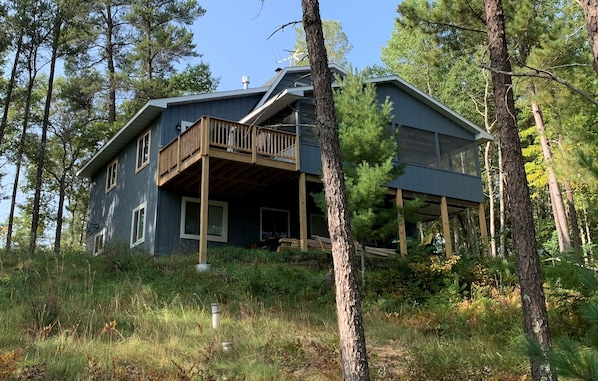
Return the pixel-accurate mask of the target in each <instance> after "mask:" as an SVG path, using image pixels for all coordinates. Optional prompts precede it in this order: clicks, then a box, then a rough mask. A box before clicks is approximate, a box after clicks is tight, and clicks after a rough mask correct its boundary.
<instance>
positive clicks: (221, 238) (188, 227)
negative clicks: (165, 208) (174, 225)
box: [181, 197, 228, 242]
mask: <svg viewBox="0 0 598 381" xmlns="http://www.w3.org/2000/svg"><path fill="white" fill-rule="evenodd" d="M199 206H200V199H199V198H192V197H183V199H182V202H181V238H187V239H197V240H199ZM208 241H215V242H228V203H226V202H223V201H214V200H209V201H208Z"/></svg>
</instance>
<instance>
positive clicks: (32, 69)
mask: <svg viewBox="0 0 598 381" xmlns="http://www.w3.org/2000/svg"><path fill="white" fill-rule="evenodd" d="M26 58H27V73H28V74H29V81H28V83H27V92H26V94H25V105H24V107H23V121H22V122H23V124H22V126H23V128H22V129H21V137H20V139H19V146H18V148H17V157H16V159H15V165H16V168H15V176H14V181H13V184H12V193H11V198H10V207H9V213H8V226H7V229H6V250H7V251H10V250H11V249H12V234H13V225H14V218H15V209H16V206H17V194H18V192H19V177H20V176H21V166H22V162H23V155H24V152H25V142H26V141H27V127H28V126H29V118H30V115H31V102H32V97H33V88H34V86H35V79H36V77H37V67H36V62H37V47H33V46H32V47H30V49H29V51H28V52H27V57H26Z"/></svg>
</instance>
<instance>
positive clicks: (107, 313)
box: [0, 246, 528, 381]
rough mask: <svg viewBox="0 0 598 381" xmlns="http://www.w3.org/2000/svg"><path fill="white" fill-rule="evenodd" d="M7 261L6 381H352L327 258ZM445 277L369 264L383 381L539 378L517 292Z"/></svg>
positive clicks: (369, 306) (374, 349)
mask: <svg viewBox="0 0 598 381" xmlns="http://www.w3.org/2000/svg"><path fill="white" fill-rule="evenodd" d="M1 255H2V268H1V269H0V286H1V288H0V380H247V381H249V380H256V381H257V380H341V379H342V377H341V366H340V355H339V349H338V334H337V328H336V310H335V306H334V291H333V289H332V288H331V287H330V283H329V279H328V272H329V270H330V268H331V259H330V256H329V255H327V254H323V253H321V252H308V253H298V252H295V251H289V252H282V253H273V252H267V251H259V250H258V251H249V250H244V249H237V248H221V249H215V250H212V251H211V252H210V253H209V258H210V259H211V260H210V264H211V269H210V270H209V271H207V272H203V273H197V272H196V271H195V269H194V265H195V262H196V257H195V256H194V255H191V256H189V255H174V256H169V257H150V256H147V255H145V254H143V253H131V252H130V251H129V250H128V249H126V248H124V247H120V246H112V247H108V248H106V251H105V253H103V254H102V255H100V256H98V257H88V256H86V255H85V254H84V253H82V252H76V251H75V252H69V253H65V254H64V256H62V257H60V258H54V257H53V256H52V255H50V254H45V253H40V254H39V255H38V256H37V257H36V258H34V259H29V258H27V257H22V256H19V255H18V254H17V253H2V254H1ZM426 264H428V265H426ZM452 265H453V264H450V265H447V266H448V267H451V266H452ZM447 266H439V265H438V262H437V261H436V262H433V263H432V262H430V261H429V259H426V258H419V259H418V258H415V257H414V258H410V259H401V258H397V259H392V260H388V261H385V262H383V263H378V262H377V261H374V260H370V261H369V263H368V267H369V271H368V286H367V287H366V289H364V290H363V312H364V324H365V328H366V336H367V342H368V355H369V363H370V371H371V376H372V380H449V379H450V380H470V379H472V380H473V379H475V380H521V379H523V378H525V377H526V376H528V371H527V357H526V355H525V353H523V352H522V351H519V350H518V349H517V348H518V340H519V339H520V337H521V335H522V332H521V328H520V326H521V318H520V312H519V311H520V306H519V301H518V297H517V295H518V294H517V292H516V290H515V289H514V288H513V287H512V286H511V287H508V286H504V285H503V286H504V287H503V286H501V287H503V289H502V290H501V291H499V287H498V285H497V284H496V282H494V283H493V281H492V279H495V278H493V277H492V274H491V268H490V266H486V265H485V266H486V267H484V269H483V270H480V269H478V270H479V271H478V272H481V273H480V274H478V275H477V276H476V277H473V278H471V279H470V280H468V281H467V282H469V284H466V285H465V286H462V285H461V284H460V283H459V282H456V285H455V282H452V281H450V279H454V278H450V276H454V275H455V274H453V273H451V272H450V271H451V270H450V269H448V270H447ZM462 266H464V265H463V264H462ZM464 268H468V269H470V268H471V267H467V266H464ZM467 271H470V270H467ZM484 271H486V273H484ZM470 272H472V271H470ZM485 276H486V278H485ZM447 277H448V278H447ZM474 278H475V279H474ZM447 279H449V281H447ZM455 287H456V288H457V289H455ZM465 288H466V289H467V290H465ZM463 295H469V297H468V298H464V297H463ZM214 302H217V303H219V304H220V306H221V311H222V315H221V324H220V327H218V329H212V326H211V319H212V318H211V307H210V306H211V303H214ZM225 341H230V342H232V343H233V346H232V350H231V351H228V352H225V351H223V348H222V342H225Z"/></svg>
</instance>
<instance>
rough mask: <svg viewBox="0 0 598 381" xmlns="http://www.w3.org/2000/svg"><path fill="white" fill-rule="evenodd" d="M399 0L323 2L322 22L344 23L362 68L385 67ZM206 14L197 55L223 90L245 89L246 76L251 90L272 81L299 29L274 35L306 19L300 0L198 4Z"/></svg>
mask: <svg viewBox="0 0 598 381" xmlns="http://www.w3.org/2000/svg"><path fill="white" fill-rule="evenodd" d="M399 2H400V0H372V1H369V2H357V1H344V2H343V1H332V0H328V1H326V0H322V1H320V14H321V17H322V19H328V20H336V21H340V23H341V26H342V28H343V31H344V32H345V34H346V35H347V37H348V39H349V42H350V43H351V44H352V45H353V50H352V51H351V52H350V53H349V55H348V60H349V63H350V64H351V65H353V67H354V68H357V69H362V68H364V67H366V66H369V65H374V64H380V49H381V48H382V47H383V46H385V45H386V44H387V42H388V40H389V39H390V36H391V33H392V31H393V29H394V19H395V17H396V8H397V5H398V3H399ZM199 3H200V4H201V6H202V7H203V8H204V9H205V10H206V14H205V15H204V16H202V17H200V18H199V20H198V21H196V23H195V24H194V26H193V32H194V34H195V40H194V41H195V43H196V44H197V51H198V52H199V53H201V54H202V55H203V57H202V60H203V61H204V62H206V63H208V64H209V65H210V69H211V71H212V75H213V76H214V77H220V85H219V86H218V90H234V89H241V88H242V87H243V85H242V83H241V77H242V76H244V75H247V76H249V77H250V80H251V84H250V87H259V86H261V85H263V84H264V83H265V82H266V81H268V80H269V79H270V78H271V77H272V76H273V75H274V70H275V69H276V68H277V67H284V66H286V65H288V61H283V62H279V61H281V60H282V59H284V58H286V57H288V56H289V55H290V53H289V52H287V50H292V49H293V46H294V43H295V27H294V26H289V27H287V28H285V29H284V30H281V31H278V32H276V33H275V34H274V35H273V36H272V37H270V38H269V39H268V37H269V36H270V35H271V34H272V33H274V32H275V31H276V30H277V29H278V28H279V27H280V26H282V25H284V24H287V23H290V22H293V21H300V20H301V0H265V1H264V2H263V5H262V2H261V1H260V0H199Z"/></svg>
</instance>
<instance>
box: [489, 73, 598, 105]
mask: <svg viewBox="0 0 598 381" xmlns="http://www.w3.org/2000/svg"><path fill="white" fill-rule="evenodd" d="M481 67H482V68H484V69H488V70H491V71H493V72H496V73H500V74H507V75H510V76H512V77H524V78H542V79H547V80H549V81H555V82H556V83H560V84H561V85H563V86H565V87H566V88H568V89H569V90H571V91H572V92H574V93H576V94H578V95H580V96H581V97H582V98H585V99H586V100H587V101H588V102H590V103H592V104H593V105H594V106H597V107H598V100H597V99H596V98H594V96H593V95H592V94H590V93H588V92H587V91H585V90H583V89H581V88H579V87H577V86H575V85H574V84H572V83H571V82H569V81H567V80H565V79H563V78H561V77H559V76H557V75H555V74H554V73H551V72H549V71H548V70H544V69H538V68H533V67H530V66H527V65H526V66H524V67H525V68H527V69H530V70H531V71H528V72H524V73H515V72H512V71H511V72H504V71H500V70H496V69H493V68H491V67H490V66H487V65H481Z"/></svg>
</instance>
